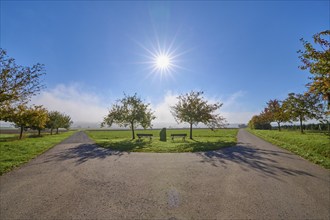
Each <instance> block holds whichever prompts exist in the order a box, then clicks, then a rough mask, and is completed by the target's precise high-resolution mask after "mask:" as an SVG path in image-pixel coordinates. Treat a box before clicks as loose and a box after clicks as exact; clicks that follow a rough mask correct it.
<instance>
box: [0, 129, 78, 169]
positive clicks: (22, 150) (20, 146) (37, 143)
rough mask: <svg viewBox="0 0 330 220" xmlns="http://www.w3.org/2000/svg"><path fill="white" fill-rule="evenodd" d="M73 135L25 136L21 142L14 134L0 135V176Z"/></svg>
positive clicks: (65, 133) (70, 132) (64, 133)
mask: <svg viewBox="0 0 330 220" xmlns="http://www.w3.org/2000/svg"><path fill="white" fill-rule="evenodd" d="M73 133H74V131H69V132H63V133H60V134H58V135H49V134H43V136H42V137H37V136H35V135H34V136H29V135H25V138H24V139H22V140H18V135H16V134H0V174H3V173H5V172H7V171H9V170H11V169H12V168H14V167H17V166H19V165H20V164H22V163H26V162H27V161H29V160H31V159H32V158H35V157H36V156H38V155H40V154H42V153H43V152H45V151H46V150H48V149H49V148H51V147H53V146H54V145H56V144H58V143H60V142H61V141H62V140H64V139H66V138H67V137H69V136H70V135H72V134H73Z"/></svg>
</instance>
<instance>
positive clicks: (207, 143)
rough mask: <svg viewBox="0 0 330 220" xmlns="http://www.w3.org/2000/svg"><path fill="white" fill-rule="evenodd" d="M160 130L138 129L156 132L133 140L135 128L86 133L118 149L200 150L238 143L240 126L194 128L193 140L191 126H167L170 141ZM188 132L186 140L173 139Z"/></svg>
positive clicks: (106, 146)
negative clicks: (182, 127)
mask: <svg viewBox="0 0 330 220" xmlns="http://www.w3.org/2000/svg"><path fill="white" fill-rule="evenodd" d="M159 132H160V130H138V131H136V133H142V134H153V138H152V140H151V141H150V140H149V138H143V139H142V140H138V139H135V140H132V137H131V131H127V130H125V131H111V130H108V131H87V132H86V133H87V134H88V135H89V136H90V137H91V138H92V139H93V140H94V141H95V142H96V143H97V144H98V145H100V146H102V147H104V148H110V149H113V150H118V151H128V152H158V153H165V152H197V151H208V150H217V149H220V148H222V147H228V146H234V145H235V144H236V135H237V132H238V130H237V129H219V130H216V131H211V130H209V129H194V130H193V138H194V139H193V140H190V139H189V138H188V137H189V130H184V129H181V130H174V129H173V130H167V141H166V142H165V141H160V140H159ZM182 133H185V134H187V137H186V140H185V141H184V140H183V139H182V138H179V137H177V138H175V139H174V141H172V139H171V134H182Z"/></svg>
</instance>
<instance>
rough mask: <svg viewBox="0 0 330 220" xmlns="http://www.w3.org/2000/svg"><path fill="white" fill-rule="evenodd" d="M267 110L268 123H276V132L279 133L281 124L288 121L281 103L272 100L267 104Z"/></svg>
mask: <svg viewBox="0 0 330 220" xmlns="http://www.w3.org/2000/svg"><path fill="white" fill-rule="evenodd" d="M267 110H268V112H269V114H270V121H271V122H276V123H277V125H278V130H279V131H281V123H282V122H287V121H289V115H288V113H287V111H285V108H284V107H283V105H282V103H281V101H279V100H277V99H274V100H269V101H268V102H267Z"/></svg>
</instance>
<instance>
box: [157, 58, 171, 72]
mask: <svg viewBox="0 0 330 220" xmlns="http://www.w3.org/2000/svg"><path fill="white" fill-rule="evenodd" d="M155 65H156V66H155V67H156V68H157V69H159V70H165V69H168V68H170V66H171V58H170V57H169V56H167V55H158V56H156V57H155Z"/></svg>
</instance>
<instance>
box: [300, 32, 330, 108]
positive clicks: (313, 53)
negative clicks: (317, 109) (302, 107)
mask: <svg viewBox="0 0 330 220" xmlns="http://www.w3.org/2000/svg"><path fill="white" fill-rule="evenodd" d="M329 36H330V30H326V31H323V32H320V33H317V34H315V35H314V36H313V40H314V43H315V46H313V45H312V44H311V43H310V42H308V41H306V40H304V39H303V38H302V39H300V41H301V42H302V44H303V46H304V50H299V51H298V53H299V54H300V56H299V58H300V60H301V62H302V63H303V64H302V65H301V66H299V67H300V69H302V70H309V72H310V73H311V74H312V76H311V77H310V79H311V80H312V81H311V82H310V83H309V84H307V86H308V87H309V91H310V92H312V93H314V94H321V95H322V96H323V98H324V99H325V100H327V102H328V105H327V106H328V110H329V113H330V42H329V40H328V39H329Z"/></svg>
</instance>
